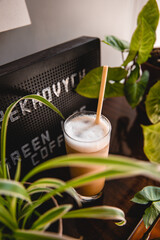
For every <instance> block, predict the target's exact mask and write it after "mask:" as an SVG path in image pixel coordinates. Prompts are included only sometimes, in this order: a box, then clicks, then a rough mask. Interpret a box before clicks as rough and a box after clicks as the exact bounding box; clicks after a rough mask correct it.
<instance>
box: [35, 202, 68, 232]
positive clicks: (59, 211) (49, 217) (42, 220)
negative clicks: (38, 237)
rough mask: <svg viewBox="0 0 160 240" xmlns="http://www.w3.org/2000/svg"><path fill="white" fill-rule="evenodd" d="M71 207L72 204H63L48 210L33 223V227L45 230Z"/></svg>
mask: <svg viewBox="0 0 160 240" xmlns="http://www.w3.org/2000/svg"><path fill="white" fill-rule="evenodd" d="M71 207H72V205H69V204H68V205H61V206H58V207H54V208H52V209H50V210H48V211H46V212H45V213H44V214H42V215H41V216H40V217H39V218H38V219H37V220H36V221H35V222H34V223H33V225H32V227H31V229H35V230H42V229H43V230H45V229H46V228H48V227H49V226H50V224H51V223H54V222H55V221H56V220H58V219H59V218H62V217H63V216H64V215H65V214H66V213H67V212H68V211H69V210H70V209H71Z"/></svg>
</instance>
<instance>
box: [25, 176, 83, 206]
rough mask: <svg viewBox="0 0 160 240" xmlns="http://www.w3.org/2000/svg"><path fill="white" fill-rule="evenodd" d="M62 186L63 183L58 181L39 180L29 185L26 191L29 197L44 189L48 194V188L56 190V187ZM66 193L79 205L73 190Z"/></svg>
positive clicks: (53, 179) (51, 179) (77, 196)
mask: <svg viewBox="0 0 160 240" xmlns="http://www.w3.org/2000/svg"><path fill="white" fill-rule="evenodd" d="M64 185H65V182H64V181H62V180H60V179H56V178H41V179H39V180H37V181H35V182H33V183H31V185H30V186H29V187H28V189H27V191H28V193H29V194H30V195H31V194H33V193H37V192H42V190H45V189H47V191H46V192H48V188H58V187H60V186H64ZM66 192H67V193H68V194H69V195H70V196H71V197H73V198H74V199H75V200H76V201H77V203H78V205H81V202H80V199H79V195H78V194H77V192H76V191H75V190H74V189H73V188H68V189H66Z"/></svg>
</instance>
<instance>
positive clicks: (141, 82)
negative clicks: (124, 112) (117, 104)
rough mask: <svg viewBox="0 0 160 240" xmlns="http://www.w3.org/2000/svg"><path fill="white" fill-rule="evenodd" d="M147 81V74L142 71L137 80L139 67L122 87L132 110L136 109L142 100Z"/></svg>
mask: <svg viewBox="0 0 160 240" xmlns="http://www.w3.org/2000/svg"><path fill="white" fill-rule="evenodd" d="M148 80H149V72H148V71H144V72H143V74H142V76H141V77H140V78H139V66H138V65H137V66H136V68H135V69H134V70H133V71H132V72H131V74H130V76H129V77H128V80H127V81H126V84H125V86H124V92H125V96H126V99H127V101H128V103H129V104H130V105H131V107H132V108H134V107H136V106H137V105H138V104H139V103H140V101H141V100H142V98H143V95H144V92H145V89H146V86H147V83H148Z"/></svg>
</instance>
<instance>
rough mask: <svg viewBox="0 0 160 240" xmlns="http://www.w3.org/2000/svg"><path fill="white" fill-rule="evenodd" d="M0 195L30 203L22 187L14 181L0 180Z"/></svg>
mask: <svg viewBox="0 0 160 240" xmlns="http://www.w3.org/2000/svg"><path fill="white" fill-rule="evenodd" d="M0 194H1V195H5V196H11V197H16V198H20V199H23V200H25V201H27V202H29V203H30V202H31V200H30V197H29V195H28V193H27V191H26V189H25V188H24V186H23V185H22V184H21V183H19V182H16V181H13V180H8V179H0Z"/></svg>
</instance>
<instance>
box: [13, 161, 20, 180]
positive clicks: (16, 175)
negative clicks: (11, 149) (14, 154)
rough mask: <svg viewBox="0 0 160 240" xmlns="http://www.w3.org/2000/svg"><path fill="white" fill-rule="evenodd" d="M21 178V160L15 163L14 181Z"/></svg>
mask: <svg viewBox="0 0 160 240" xmlns="http://www.w3.org/2000/svg"><path fill="white" fill-rule="evenodd" d="M20 176H21V160H20V159H19V161H18V163H17V169H16V174H15V177H14V179H15V181H19V179H20Z"/></svg>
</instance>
